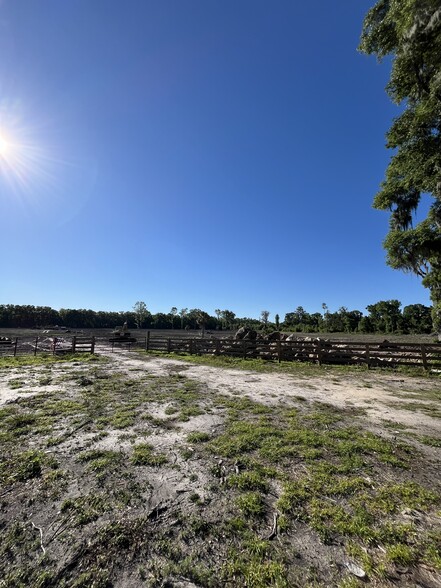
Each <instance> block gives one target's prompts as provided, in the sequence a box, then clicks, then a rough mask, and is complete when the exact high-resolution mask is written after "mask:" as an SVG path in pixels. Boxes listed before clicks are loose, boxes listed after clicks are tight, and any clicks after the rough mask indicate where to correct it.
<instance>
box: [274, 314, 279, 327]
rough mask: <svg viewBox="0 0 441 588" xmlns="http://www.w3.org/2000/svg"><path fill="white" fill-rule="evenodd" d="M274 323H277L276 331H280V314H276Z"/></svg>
mask: <svg viewBox="0 0 441 588" xmlns="http://www.w3.org/2000/svg"><path fill="white" fill-rule="evenodd" d="M274 321H275V323H276V329H277V330H279V328H280V316H279V315H278V314H276V316H275V317H274Z"/></svg>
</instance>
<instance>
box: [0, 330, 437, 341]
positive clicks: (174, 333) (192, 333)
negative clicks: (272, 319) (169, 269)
mask: <svg viewBox="0 0 441 588" xmlns="http://www.w3.org/2000/svg"><path fill="white" fill-rule="evenodd" d="M148 331H150V336H151V337H189V338H190V337H196V338H199V337H201V336H202V331H201V330H189V331H186V330H185V329H184V330H181V329H132V330H131V333H132V335H133V336H134V337H137V338H139V339H143V338H145V337H146V336H147V333H148ZM112 332H113V329H71V330H70V332H69V333H67V335H68V336H72V335H88V336H89V335H90V336H92V335H94V336H95V337H96V338H97V339H99V340H102V341H108V339H109V338H110V337H111V335H112ZM235 332H236V331H235V330H233V331H209V330H207V331H206V332H205V336H206V337H233V336H234V334H235ZM295 335H296V336H298V337H320V338H322V339H332V340H339V341H360V342H365V343H369V342H379V341H383V340H384V339H387V340H388V341H391V342H400V343H434V342H436V337H434V336H433V335H396V334H387V335H382V334H364V333H295ZM37 336H38V337H43V338H44V337H48V336H50V337H53V336H55V337H63V331H62V330H51V331H49V332H47V331H46V330H44V329H4V328H3V329H1V328H0V337H10V338H15V337H19V338H20V339H27V340H29V341H33V340H35V337H37Z"/></svg>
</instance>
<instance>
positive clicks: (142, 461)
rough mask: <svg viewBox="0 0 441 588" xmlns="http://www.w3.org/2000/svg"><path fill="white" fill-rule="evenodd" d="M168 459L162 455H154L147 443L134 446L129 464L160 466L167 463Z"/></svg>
mask: <svg viewBox="0 0 441 588" xmlns="http://www.w3.org/2000/svg"><path fill="white" fill-rule="evenodd" d="M167 461H168V459H167V457H166V456H165V455H163V454H158V453H154V451H153V447H152V446H151V445H149V444H148V443H140V444H139V445H135V447H134V449H133V455H132V457H131V462H132V463H133V465H137V466H161V465H164V464H165V463H167Z"/></svg>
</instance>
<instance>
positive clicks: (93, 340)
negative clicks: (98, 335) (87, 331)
mask: <svg viewBox="0 0 441 588" xmlns="http://www.w3.org/2000/svg"><path fill="white" fill-rule="evenodd" d="M90 353H92V354H94V353H95V335H93V336H92V345H91V346H90Z"/></svg>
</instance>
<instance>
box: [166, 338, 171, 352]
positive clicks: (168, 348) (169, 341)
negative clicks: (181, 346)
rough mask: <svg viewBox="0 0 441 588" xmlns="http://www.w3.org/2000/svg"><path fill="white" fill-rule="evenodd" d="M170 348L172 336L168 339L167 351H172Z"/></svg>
mask: <svg viewBox="0 0 441 588" xmlns="http://www.w3.org/2000/svg"><path fill="white" fill-rule="evenodd" d="M170 349H171V340H170V337H169V338H168V339H167V353H170Z"/></svg>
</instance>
